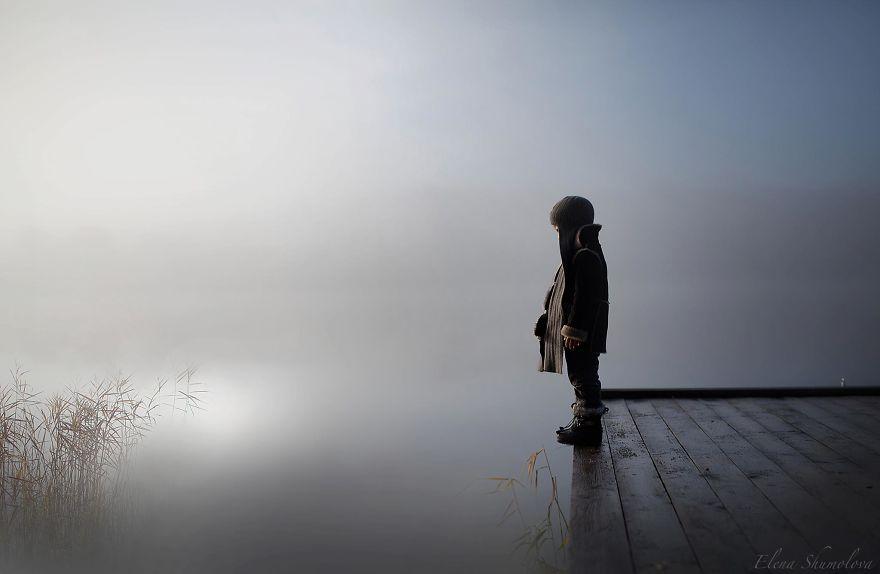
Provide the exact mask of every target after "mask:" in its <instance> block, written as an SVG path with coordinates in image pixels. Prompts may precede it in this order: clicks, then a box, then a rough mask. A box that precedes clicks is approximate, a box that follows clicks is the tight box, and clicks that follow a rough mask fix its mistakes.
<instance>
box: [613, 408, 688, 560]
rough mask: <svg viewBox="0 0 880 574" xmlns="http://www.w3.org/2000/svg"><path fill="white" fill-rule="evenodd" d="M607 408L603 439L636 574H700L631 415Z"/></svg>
mask: <svg viewBox="0 0 880 574" xmlns="http://www.w3.org/2000/svg"><path fill="white" fill-rule="evenodd" d="M605 402H606V404H607V405H608V408H609V409H610V410H609V412H608V414H607V415H606V416H605V429H606V435H605V436H606V438H607V440H608V443H609V446H610V448H611V456H612V459H613V461H614V474H615V476H616V477H617V488H618V491H619V493H620V502H621V504H622V506H623V515H624V517H625V519H626V529H627V532H628V533H629V541H630V550H631V552H632V556H633V562H634V564H635V568H636V572H682V573H689V572H691V573H692V572H701V569H700V567H699V565H698V563H697V560H696V557H695V556H694V553H693V551H692V550H691V547H690V544H689V543H688V539H687V537H686V536H685V533H684V530H683V529H682V526H681V523H680V522H679V520H678V516H677V515H676V513H675V509H674V508H673V506H672V502H671V501H670V499H669V495H668V494H667V492H666V488H665V487H664V486H663V482H662V480H661V479H660V476H659V475H658V473H657V469H656V468H655V466H654V461H653V460H651V455H650V454H649V453H648V449H647V448H646V447H645V443H644V442H643V441H642V437H641V435H640V434H639V431H638V429H637V428H636V425H635V423H634V422H633V419H632V416H631V415H630V413H629V410H627V408H626V405H625V404H624V403H623V401H622V400H620V399H617V400H609V401H605Z"/></svg>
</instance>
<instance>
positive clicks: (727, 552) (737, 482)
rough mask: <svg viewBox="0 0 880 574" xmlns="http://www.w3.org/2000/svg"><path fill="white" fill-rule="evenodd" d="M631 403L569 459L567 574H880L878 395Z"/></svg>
mask: <svg viewBox="0 0 880 574" xmlns="http://www.w3.org/2000/svg"><path fill="white" fill-rule="evenodd" d="M634 394H635V396H637V397H640V398H620V397H621V396H626V393H622V394H621V393H619V394H616V395H614V394H612V393H608V394H607V395H606V396H613V397H617V398H610V399H604V400H605V402H606V404H607V405H608V407H609V408H610V411H609V412H608V414H607V415H606V417H605V419H604V420H603V424H604V430H605V432H604V437H603V440H602V443H601V445H599V446H578V447H576V448H574V450H573V464H572V494H571V505H572V508H571V521H570V524H571V543H570V546H569V548H570V566H571V571H572V572H577V573H581V572H590V573H604V572H609V573H614V574H617V573H622V574H625V573H631V572H639V573H641V572H673V573H678V572H683V573H691V572H705V573H724V572H756V571H763V572H786V571H811V572H867V571H874V572H877V571H880V417H878V416H877V413H878V412H880V396H867V395H866V396H808V395H809V394H811V393H801V394H800V395H799V396H786V395H785V393H779V394H773V393H764V394H765V395H767V396H737V393H735V392H734V393H729V394H725V393H714V396H709V398H706V396H702V397H701V396H700V393H684V395H685V396H683V397H682V396H663V395H662V394H660V393H658V394H656V396H648V397H647V398H646V397H645V396H643V395H639V394H638V393H630V395H629V396H633V395H634ZM679 394H682V393H679ZM791 394H792V395H797V393H791ZM834 394H840V393H834ZM667 395H668V394H667ZM869 561H870V562H869Z"/></svg>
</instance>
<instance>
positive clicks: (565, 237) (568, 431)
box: [535, 196, 608, 444]
mask: <svg viewBox="0 0 880 574" xmlns="http://www.w3.org/2000/svg"><path fill="white" fill-rule="evenodd" d="M593 216H594V212H593V204H592V203H590V201H589V200H588V199H585V198H583V197H577V196H568V197H564V198H562V199H561V200H560V201H559V202H558V203H557V204H556V205H554V206H553V209H552V210H551V211H550V224H551V225H552V226H553V228H554V229H555V230H556V231H557V233H558V234H559V252H560V256H561V259H562V262H561V264H560V265H559V268H558V269H557V271H556V277H555V278H554V280H553V285H552V286H551V287H550V290H549V291H548V292H547V295H546V296H545V297H544V313H543V314H542V315H541V316H540V317H539V318H538V321H537V323H536V324H535V336H536V337H538V340H539V342H540V350H541V365H540V367H539V369H538V370H539V371H544V372H550V373H562V363H563V357H564V360H565V364H566V365H567V366H568V378H569V380H570V381H571V385H572V387H574V395H575V402H574V403H572V405H571V408H572V414H573V415H574V417H573V418H572V419H571V422H570V423H569V424H568V425H567V426H565V427H559V430H557V431H556V438H557V440H558V441H559V442H562V443H567V444H577V443H582V442H590V441H591V440H594V439H595V436H596V432H597V430H600V429H601V425H600V424H599V423H600V419H601V417H602V415H603V414H605V412H607V411H608V409H607V407H605V405H604V404H603V403H602V399H601V397H600V394H601V384H600V382H599V354H600V353H604V352H605V338H606V335H607V333H608V268H607V266H606V264H605V255H604V254H603V253H602V246H601V245H600V244H599V230H600V229H601V228H602V226H601V225H598V224H595V223H593Z"/></svg>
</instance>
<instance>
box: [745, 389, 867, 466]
mask: <svg viewBox="0 0 880 574" xmlns="http://www.w3.org/2000/svg"><path fill="white" fill-rule="evenodd" d="M754 403H755V404H757V405H759V406H760V407H761V408H763V409H764V410H765V411H767V412H770V413H773V414H775V415H776V416H778V417H779V418H781V419H782V420H784V421H785V422H786V423H788V424H790V425H791V426H793V427H795V428H796V429H798V430H800V431H801V432H803V433H806V434H807V435H809V436H811V437H813V438H814V439H816V440H818V441H819V442H821V443H822V444H824V445H826V446H828V447H829V448H831V449H833V450H834V451H836V452H838V453H840V454H841V455H843V456H845V457H846V458H847V459H849V460H850V461H851V462H853V463H855V464H856V465H857V466H859V467H861V468H863V469H865V470H867V471H869V472H871V473H873V474H880V457H878V456H877V453H875V452H874V451H872V450H871V449H869V448H867V447H866V446H864V445H862V444H860V443H858V442H856V441H854V440H852V439H850V438H849V437H848V436H846V435H844V434H841V433H839V432H837V431H836V430H834V429H832V428H831V427H829V426H827V425H825V424H824V423H821V422H819V421H817V420H816V419H814V418H812V417H809V416H807V415H806V414H804V413H803V412H801V411H799V410H795V409H794V408H792V406H791V405H790V404H789V403H788V402H786V401H785V400H784V399H754Z"/></svg>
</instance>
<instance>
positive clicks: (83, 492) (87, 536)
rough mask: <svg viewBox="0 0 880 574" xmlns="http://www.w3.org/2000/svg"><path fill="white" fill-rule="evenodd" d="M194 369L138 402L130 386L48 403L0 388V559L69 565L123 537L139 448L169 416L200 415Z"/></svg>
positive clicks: (94, 389) (19, 389)
mask: <svg viewBox="0 0 880 574" xmlns="http://www.w3.org/2000/svg"><path fill="white" fill-rule="evenodd" d="M194 373H195V371H194V369H186V370H184V371H182V372H181V373H180V374H178V376H177V377H175V379H174V381H173V383H172V384H169V382H168V381H167V380H159V381H157V383H156V386H155V387H154V389H153V391H152V393H150V394H148V395H141V394H139V393H138V392H137V391H136V390H135V388H134V387H133V386H132V384H131V381H130V379H129V377H123V376H119V377H115V378H108V379H103V380H97V379H96V380H93V381H92V382H91V383H90V384H88V385H86V387H85V388H84V389H81V390H77V389H71V388H67V389H65V391H64V392H61V393H58V394H54V395H51V396H42V395H41V394H40V393H35V392H32V391H31V388H30V387H29V385H28V383H27V380H26V375H27V372H26V371H24V370H22V369H21V368H17V369H16V370H14V371H12V373H11V374H12V382H11V384H7V385H4V386H0V559H20V558H22V557H25V558H26V557H34V556H39V557H41V558H45V559H51V558H53V557H61V556H63V555H64V554H65V553H69V552H70V551H71V550H73V549H77V550H82V549H83V548H88V547H89V546H90V545H91V546H94V545H95V543H96V542H97V541H98V540H106V537H107V536H111V537H112V536H114V534H118V533H119V532H121V531H123V530H124V528H123V527H124V525H125V522H126V521H127V520H128V519H130V513H129V510H130V508H129V507H128V504H129V502H130V498H129V497H128V492H127V484H128V480H127V479H128V475H127V472H126V469H127V463H128V461H129V458H130V456H131V454H132V449H133V448H134V447H135V446H136V445H137V444H138V442H139V441H140V440H141V439H142V438H143V436H144V434H145V433H146V432H148V431H149V430H150V429H151V428H153V426H154V425H155V424H156V422H157V420H158V418H159V417H160V416H162V413H163V412H165V413H168V412H171V413H172V414H173V413H174V412H193V411H194V410H196V409H199V408H201V405H200V403H201V400H200V398H199V397H200V394H201V393H202V392H204V391H203V390H202V389H200V388H198V387H199V383H197V382H195V381H193V375H194Z"/></svg>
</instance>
